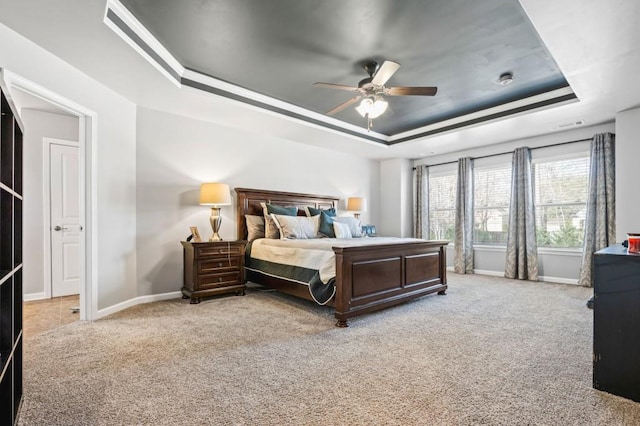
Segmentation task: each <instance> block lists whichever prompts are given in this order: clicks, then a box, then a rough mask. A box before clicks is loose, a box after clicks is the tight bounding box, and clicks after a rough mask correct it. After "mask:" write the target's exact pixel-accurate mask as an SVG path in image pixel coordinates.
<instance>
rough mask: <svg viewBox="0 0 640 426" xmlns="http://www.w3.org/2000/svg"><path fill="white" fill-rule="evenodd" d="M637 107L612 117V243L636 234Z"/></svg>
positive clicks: (639, 197) (639, 196) (639, 192)
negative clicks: (613, 147)
mask: <svg viewBox="0 0 640 426" xmlns="http://www.w3.org/2000/svg"><path fill="white" fill-rule="evenodd" d="M638 159H640V108H636V109H632V110H629V111H624V112H620V113H618V114H617V115H616V236H617V238H616V241H618V242H621V241H624V240H626V239H627V232H634V233H638V232H640V189H639V187H638V186H639V185H640V179H639V178H638V176H639V172H638V170H640V163H639V161H638Z"/></svg>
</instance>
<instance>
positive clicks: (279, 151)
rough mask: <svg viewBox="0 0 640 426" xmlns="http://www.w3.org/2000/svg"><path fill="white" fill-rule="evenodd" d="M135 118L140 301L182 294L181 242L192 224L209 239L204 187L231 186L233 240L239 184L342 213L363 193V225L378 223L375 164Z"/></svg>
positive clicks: (163, 119)
mask: <svg viewBox="0 0 640 426" xmlns="http://www.w3.org/2000/svg"><path fill="white" fill-rule="evenodd" d="M137 116H138V125H137V135H138V141H137V153H136V160H137V179H136V181H137V232H138V236H137V253H138V256H137V271H138V296H145V295H149V294H159V293H165V292H172V291H178V290H180V288H181V286H182V271H183V266H182V246H181V245H180V241H181V240H184V239H185V238H186V237H187V235H189V226H193V225H195V226H198V228H199V230H200V233H201V235H202V237H203V238H206V239H208V238H209V236H210V235H211V226H210V225H209V220H208V218H209V209H208V208H207V207H205V206H200V205H198V194H199V192H198V191H199V188H200V184H201V183H203V182H224V183H228V184H229V186H230V187H231V188H232V191H231V192H232V196H233V203H234V205H232V206H227V207H223V208H222V211H221V214H222V227H221V230H220V235H221V237H222V238H223V239H225V240H233V239H236V210H235V192H234V191H233V188H236V187H243V188H259V189H270V190H279V191H290V192H302V193H310V194H322V195H331V196H338V197H340V205H339V210H343V211H340V212H339V214H344V215H348V213H346V212H345V211H344V209H345V207H346V206H345V202H346V201H345V200H346V198H347V197H348V196H351V195H359V196H364V197H367V199H368V200H369V211H368V212H365V213H362V216H361V219H362V221H363V223H376V222H377V220H378V218H379V215H378V206H379V201H378V197H379V195H378V186H379V181H380V178H379V173H380V172H379V163H378V162H377V161H372V160H367V159H363V158H358V157H354V156H351V155H347V154H340V153H336V152H334V151H329V150H325V149H322V148H316V147H310V146H304V145H302V144H299V143H296V142H291V141H287V140H284V139H276V138H272V137H269V136H266V134H265V135H260V134H259V133H256V132H255V131H253V130H247V131H243V130H239V129H235V128H230V127H225V126H222V125H220V124H216V123H210V122H204V121H200V120H196V119H192V118H188V117H183V116H179V115H173V114H169V113H166V112H161V111H156V110H151V109H147V108H142V107H139V108H138V114H137Z"/></svg>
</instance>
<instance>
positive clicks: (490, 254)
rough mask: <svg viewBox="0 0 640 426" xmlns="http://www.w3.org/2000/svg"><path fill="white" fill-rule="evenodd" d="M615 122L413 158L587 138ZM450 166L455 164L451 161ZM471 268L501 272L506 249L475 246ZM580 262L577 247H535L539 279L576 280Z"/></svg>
mask: <svg viewBox="0 0 640 426" xmlns="http://www.w3.org/2000/svg"><path fill="white" fill-rule="evenodd" d="M616 127H617V126H614V124H613V123H610V124H603V125H598V126H590V127H585V128H578V129H575V130H571V131H566V132H559V133H553V134H549V135H544V136H539V137H535V138H530V139H523V140H515V141H511V142H507V143H502V144H497V145H491V146H485V147H480V148H476V149H473V150H467V151H461V152H453V153H448V154H444V155H440V156H434V157H428V158H422V159H419V160H416V161H415V162H414V164H415V165H418V164H427V165H433V164H439V163H445V162H450V161H457V160H458V158H461V157H468V156H470V157H482V156H485V155H493V154H499V153H504V152H511V151H513V150H514V149H515V148H518V147H521V146H528V147H530V148H536V147H542V146H546V145H553V144H558V143H563V142H569V141H574V140H581V139H590V138H591V137H593V135H594V134H596V133H605V132H614V131H615V130H616ZM582 145H583V146H582V148H584V149H587V150H588V147H589V142H584V143H582ZM574 147H575V145H574V146H573V147H571V146H570V145H563V146H559V147H557V148H554V150H553V151H551V152H552V153H553V154H562V153H563V152H564V151H567V150H568V149H573V148H574ZM540 153H541V151H533V154H532V156H533V157H534V159H535V157H536V156H538V155H540ZM451 167H455V165H452V166H451ZM473 252H474V270H475V271H476V272H477V273H485V274H492V275H500V276H502V275H504V268H505V259H506V250H505V248H503V247H488V246H479V247H475V248H474V251H473ZM581 262H582V255H581V253H580V252H579V251H575V250H573V251H572V250H564V249H547V248H544V249H539V250H538V263H539V265H538V267H539V270H538V271H539V274H540V277H541V279H542V280H546V281H554V282H562V283H577V279H578V276H579V274H580V266H581ZM447 264H448V266H452V265H453V249H452V248H451V247H449V249H448V250H447Z"/></svg>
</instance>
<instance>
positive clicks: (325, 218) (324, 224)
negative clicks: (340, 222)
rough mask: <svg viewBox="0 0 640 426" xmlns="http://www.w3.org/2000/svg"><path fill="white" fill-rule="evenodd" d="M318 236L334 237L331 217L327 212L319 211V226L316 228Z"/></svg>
mask: <svg viewBox="0 0 640 426" xmlns="http://www.w3.org/2000/svg"><path fill="white" fill-rule="evenodd" d="M318 233H319V234H320V236H324V237H328V238H335V237H336V233H335V232H334V230H333V217H332V216H331V215H329V214H328V213H326V212H324V211H321V212H320V227H319V228H318Z"/></svg>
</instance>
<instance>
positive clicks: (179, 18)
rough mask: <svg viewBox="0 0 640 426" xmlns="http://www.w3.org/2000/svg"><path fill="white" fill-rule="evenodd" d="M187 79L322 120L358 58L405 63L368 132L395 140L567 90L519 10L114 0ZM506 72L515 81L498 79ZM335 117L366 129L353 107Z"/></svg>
mask: <svg viewBox="0 0 640 426" xmlns="http://www.w3.org/2000/svg"><path fill="white" fill-rule="evenodd" d="M121 2H122V3H123V4H124V5H125V6H126V7H127V8H128V9H129V10H130V11H131V12H132V13H133V14H134V15H135V16H136V18H137V19H138V20H140V21H141V22H142V23H143V25H144V26H145V27H146V28H147V29H148V30H149V31H150V32H151V33H152V34H153V35H154V36H155V37H156V38H157V39H158V40H159V41H160V42H161V43H162V44H163V45H164V47H165V48H167V49H168V50H169V52H171V54H172V55H173V56H175V57H176V58H177V59H178V60H179V61H180V63H181V64H182V65H183V66H185V67H186V68H189V69H191V70H194V71H197V72H200V73H203V74H207V75H210V76H213V77H215V78H218V79H221V80H225V81H228V82H231V83H233V84H235V85H238V86H241V87H244V88H247V89H250V90H253V91H255V92H258V93H261V94H265V95H268V96H271V97H273V98H276V99H280V100H283V101H286V102H289V103H291V104H294V105H298V106H301V107H303V108H306V109H309V110H311V111H315V112H319V113H325V112H327V111H328V110H330V109H332V108H334V107H335V106H337V105H339V104H341V103H342V102H344V101H346V100H348V99H349V98H350V97H352V96H353V95H352V94H351V93H349V92H346V91H340V90H331V89H326V88H318V87H314V86H312V84H313V83H314V82H316V81H323V82H330V83H338V84H345V85H351V86H356V85H357V83H358V81H360V80H361V79H363V78H365V77H367V74H366V73H365V71H364V69H363V68H362V64H363V62H365V61H366V60H371V59H374V60H377V61H378V62H380V63H381V62H383V61H384V60H386V59H390V60H393V61H396V62H399V63H400V64H401V67H400V69H399V70H398V72H396V74H395V75H393V77H392V78H391V79H390V80H389V81H388V83H387V84H386V85H387V86H437V87H438V93H437V95H436V96H435V97H429V96H424V97H423V96H402V97H388V98H387V100H388V101H389V110H388V111H387V112H386V113H385V114H383V115H382V116H381V117H379V118H377V119H375V120H374V130H375V131H376V132H379V133H383V134H386V135H390V136H391V135H395V134H398V133H402V132H404V131H408V130H411V129H415V128H418V127H421V126H425V125H428V124H432V123H436V122H439V121H442V120H445V119H448V118H452V117H456V116H460V115H463V114H466V113H469V112H473V111H477V110H482V109H485V108H489V107H493V106H496V105H500V104H503V103H506V102H510V101H514V100H517V99H521V98H524V97H528V96H532V95H535V94H538V93H543V92H547V91H549V90H553V89H557V88H560V87H565V86H568V83H567V81H566V80H565V78H564V76H563V75H562V73H561V72H560V70H559V68H558V66H557V65H556V63H555V61H554V60H553V58H552V57H551V55H550V54H549V52H548V51H547V49H546V48H545V46H544V45H543V44H542V41H541V40H540V38H539V37H538V34H537V33H536V31H535V29H534V27H533V25H532V24H531V22H530V21H529V19H528V18H527V16H526V14H525V13H524V11H523V10H522V8H521V6H520V4H519V2H518V1H517V0H483V1H477V0H430V1H424V0H403V1H397V0H325V1H314V0H302V1H301V0H271V1H264V0H190V1H180V2H177V1H174V0H122V1H121ZM506 71H509V72H512V73H513V74H514V82H513V83H512V84H510V85H506V86H501V85H499V84H497V82H496V80H497V79H498V77H499V75H500V74H502V73H503V72H506ZM335 118H337V119H339V120H343V121H345V122H348V123H351V124H354V125H356V126H359V127H365V128H366V125H367V123H366V120H365V119H364V118H362V117H361V116H360V115H359V114H358V113H357V112H356V111H355V109H354V108H353V107H349V108H347V109H345V110H343V111H341V112H339V113H337V114H336V115H335Z"/></svg>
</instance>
